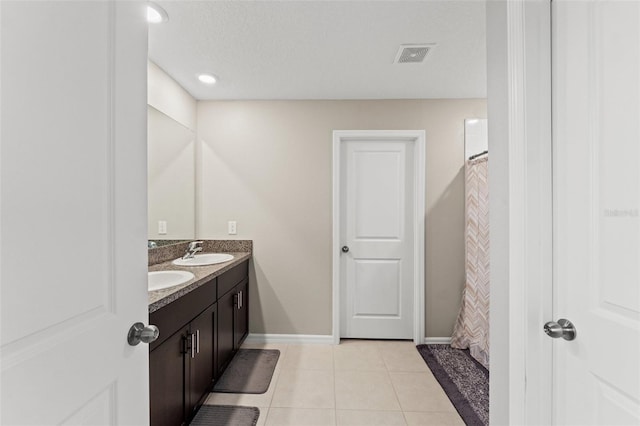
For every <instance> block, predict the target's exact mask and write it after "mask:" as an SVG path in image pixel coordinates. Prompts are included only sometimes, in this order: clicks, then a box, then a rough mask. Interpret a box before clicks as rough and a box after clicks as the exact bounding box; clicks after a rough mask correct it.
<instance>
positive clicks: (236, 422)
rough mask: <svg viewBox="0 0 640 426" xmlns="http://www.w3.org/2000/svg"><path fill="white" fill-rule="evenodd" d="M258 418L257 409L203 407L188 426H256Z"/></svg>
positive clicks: (258, 411) (228, 406)
mask: <svg viewBox="0 0 640 426" xmlns="http://www.w3.org/2000/svg"><path fill="white" fill-rule="evenodd" d="M258 417H260V410H259V409H258V408H257V407H236V406H233V405H203V406H202V407H200V409H199V410H198V413H197V414H196V416H195V417H194V418H193V420H191V423H189V425H190V426H256V423H258Z"/></svg>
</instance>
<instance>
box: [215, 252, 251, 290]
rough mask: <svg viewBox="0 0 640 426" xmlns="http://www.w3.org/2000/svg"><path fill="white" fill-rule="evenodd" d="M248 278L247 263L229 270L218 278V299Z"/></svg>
mask: <svg viewBox="0 0 640 426" xmlns="http://www.w3.org/2000/svg"><path fill="white" fill-rule="evenodd" d="M248 276H249V261H248V260H247V261H245V262H242V263H241V264H239V265H238V266H235V267H234V268H232V269H229V270H228V271H227V272H225V273H224V274H222V275H220V276H219V277H218V298H221V297H222V296H223V295H224V294H225V293H227V292H228V291H229V290H231V289H232V288H233V287H235V286H236V285H237V284H238V283H240V282H241V281H242V280H244V279H245V278H247V277H248Z"/></svg>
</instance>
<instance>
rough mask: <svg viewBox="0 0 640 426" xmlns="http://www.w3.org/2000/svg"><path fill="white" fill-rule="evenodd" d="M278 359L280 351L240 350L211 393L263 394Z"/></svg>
mask: <svg viewBox="0 0 640 426" xmlns="http://www.w3.org/2000/svg"><path fill="white" fill-rule="evenodd" d="M279 357H280V351H279V350H277V349H240V350H239V351H238V352H237V353H236V354H235V356H234V357H233V359H232V360H231V363H229V366H228V367H227V369H226V370H225V371H224V373H223V374H222V377H220V380H218V382H217V383H216V385H215V386H214V387H213V391H214V392H224V393H265V392H266V391H267V389H268V388H269V383H271V377H273V370H275V368H276V364H277V363H278V358H279Z"/></svg>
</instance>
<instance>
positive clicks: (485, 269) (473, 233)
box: [451, 155, 489, 369]
mask: <svg viewBox="0 0 640 426" xmlns="http://www.w3.org/2000/svg"><path fill="white" fill-rule="evenodd" d="M488 160H489V157H488V156H487V155H483V156H482V157H479V158H476V159H474V160H468V161H467V164H466V167H465V178H466V188H465V189H466V191H465V192H466V201H465V210H466V229H465V239H466V256H465V257H466V283H465V287H464V290H463V293H462V306H461V307H460V313H459V314H458V320H457V321H456V325H455V327H454V330H453V336H452V337H451V346H452V347H454V348H458V349H467V348H469V350H470V352H471V356H473V357H474V358H475V359H476V360H478V362H480V363H481V364H482V365H484V366H485V367H486V368H487V369H488V368H489V185H488Z"/></svg>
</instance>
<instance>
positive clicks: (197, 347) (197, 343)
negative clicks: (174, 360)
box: [196, 330, 200, 354]
mask: <svg viewBox="0 0 640 426" xmlns="http://www.w3.org/2000/svg"><path fill="white" fill-rule="evenodd" d="M196 353H197V354H199V353H200V330H196Z"/></svg>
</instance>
